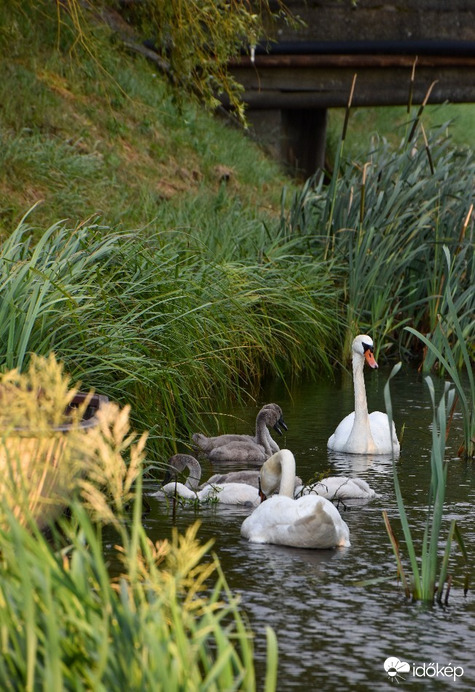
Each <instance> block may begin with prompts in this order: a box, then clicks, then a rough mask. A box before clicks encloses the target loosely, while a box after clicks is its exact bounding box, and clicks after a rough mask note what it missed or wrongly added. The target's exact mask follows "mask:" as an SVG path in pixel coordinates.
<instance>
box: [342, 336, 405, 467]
mask: <svg viewBox="0 0 475 692" xmlns="http://www.w3.org/2000/svg"><path fill="white" fill-rule="evenodd" d="M352 351H353V384H354V389H355V410H354V411H353V413H350V414H349V415H348V416H346V418H343V420H342V421H341V423H340V424H339V425H338V427H337V429H336V430H335V432H334V433H333V435H332V436H331V437H330V438H329V440H328V448H329V449H332V450H334V451H336V452H347V453H348V454H391V453H394V454H395V455H396V454H398V453H399V450H400V446H399V441H398V439H397V436H396V428H395V427H394V423H393V425H392V434H391V433H390V430H389V419H388V417H387V415H386V414H385V413H381V411H373V413H370V414H368V402H367V400H366V389H365V384H364V375H363V368H364V364H365V361H366V362H367V363H368V365H369V366H370V367H371V368H377V367H378V364H377V363H376V361H375V359H374V355H373V340H372V339H371V337H369V336H367V335H366V334H360V335H359V336H357V337H356V338H355V339H354V341H353V344H352Z"/></svg>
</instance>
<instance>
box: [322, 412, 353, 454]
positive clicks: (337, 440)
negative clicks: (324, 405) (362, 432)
mask: <svg viewBox="0 0 475 692" xmlns="http://www.w3.org/2000/svg"><path fill="white" fill-rule="evenodd" d="M354 420H355V412H354V411H353V412H352V413H349V414H348V415H347V416H345V418H343V420H342V421H341V422H340V423H339V424H338V427H337V429H336V430H335V432H334V433H333V435H331V436H330V437H329V439H328V442H327V447H328V449H334V450H335V451H336V452H339V451H342V450H343V448H344V446H345V445H346V443H347V441H348V438H349V436H350V433H351V430H352V428H353V423H354Z"/></svg>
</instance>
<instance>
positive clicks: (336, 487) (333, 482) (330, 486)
mask: <svg viewBox="0 0 475 692" xmlns="http://www.w3.org/2000/svg"><path fill="white" fill-rule="evenodd" d="M295 494H296V495H299V494H300V495H320V497H325V498H326V499H327V500H351V499H360V500H361V499H368V500H369V499H371V498H372V497H374V496H375V495H376V493H375V492H374V490H373V489H372V488H371V487H370V486H369V485H368V483H367V482H366V481H365V480H363V479H362V478H349V477H348V476H329V477H328V478H324V479H323V480H322V481H319V482H318V483H312V484H311V485H306V486H304V487H301V488H298V489H296V493H295Z"/></svg>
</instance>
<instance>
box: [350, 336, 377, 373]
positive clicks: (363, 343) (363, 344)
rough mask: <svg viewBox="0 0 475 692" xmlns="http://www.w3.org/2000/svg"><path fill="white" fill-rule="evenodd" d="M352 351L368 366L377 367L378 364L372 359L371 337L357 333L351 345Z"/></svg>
mask: <svg viewBox="0 0 475 692" xmlns="http://www.w3.org/2000/svg"><path fill="white" fill-rule="evenodd" d="M351 348H352V350H353V353H356V354H357V355H358V356H361V357H363V358H364V359H365V361H366V362H367V363H368V365H369V367H370V368H377V367H378V364H377V362H376V361H375V359H374V345H373V339H372V338H371V337H370V336H368V335H367V334H359V336H357V337H356V338H355V339H353V343H352V345H351Z"/></svg>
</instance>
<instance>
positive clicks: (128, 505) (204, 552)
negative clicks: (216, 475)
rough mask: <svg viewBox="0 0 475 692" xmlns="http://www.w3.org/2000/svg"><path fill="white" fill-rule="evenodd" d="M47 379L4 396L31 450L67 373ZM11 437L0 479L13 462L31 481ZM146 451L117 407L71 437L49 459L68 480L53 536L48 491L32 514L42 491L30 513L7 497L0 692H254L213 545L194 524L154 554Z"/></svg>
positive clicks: (10, 489) (19, 495) (248, 655)
mask: <svg viewBox="0 0 475 692" xmlns="http://www.w3.org/2000/svg"><path fill="white" fill-rule="evenodd" d="M41 365H42V362H41V359H38V361H37V363H36V365H35V369H34V371H30V373H29V374H28V375H22V376H21V377H19V376H18V373H17V372H16V371H12V372H11V373H8V377H7V379H6V380H5V382H4V383H3V385H2V387H3V389H2V391H3V394H5V393H8V401H9V402H10V403H11V406H12V407H13V409H14V420H23V421H24V420H26V419H27V420H28V422H29V423H30V424H31V431H30V433H29V434H28V437H29V438H34V437H35V433H34V431H35V430H40V431H41V434H42V435H43V436H44V435H48V434H50V435H52V434H53V432H52V430H51V425H50V424H49V423H48V421H50V419H51V413H52V412H54V413H56V412H58V413H61V412H62V411H64V401H63V399H64V398H65V397H66V394H67V393H68V384H69V380H68V378H67V377H66V376H65V375H64V374H63V371H62V367H61V365H60V364H58V363H57V362H56V361H55V360H54V359H51V358H50V359H49V360H48V362H46V361H44V362H43V365H44V366H45V367H43V368H42V367H41ZM45 371H46V372H45ZM50 376H51V377H50ZM26 378H29V379H28V381H31V383H32V384H33V383H34V384H35V385H37V384H38V383H41V384H42V389H41V391H42V394H43V399H42V400H41V401H43V400H45V401H46V404H47V405H46V404H45V405H44V406H45V410H44V411H41V410H40V409H41V408H42V407H41V404H40V403H38V402H39V399H38V391H39V390H38V387H37V386H29V387H28V386H26V385H27V382H26ZM7 385H8V389H5V387H7ZM58 392H61V393H62V395H63V398H61V397H60V396H58V397H56V394H58ZM71 394H72V392H71ZM3 398H4V397H3ZM69 400H70V399H69ZM10 408H11V407H10ZM6 413H7V412H6ZM25 416H26V419H25ZM46 418H47V419H48V421H46ZM40 420H41V421H43V423H42V425H41V426H40V425H39V423H40ZM7 422H8V416H7ZM4 423H5V421H4ZM56 434H57V433H56ZM17 435H18V432H16V428H14V427H12V425H10V426H8V425H7V423H5V424H4V426H3V428H2V442H3V447H2V449H6V448H8V449H9V450H10V454H8V455H5V454H4V453H3V454H2V470H3V472H4V476H8V475H9V471H8V469H9V467H10V466H11V467H12V470H13V471H15V469H16V468H17V465H18V463H19V462H20V461H21V462H22V463H23V465H24V467H25V468H26V466H25V459H24V455H23V454H22V448H21V445H20V446H19V444H18V441H17V437H15V436H17ZM11 437H13V440H12V439H11ZM10 441H11V442H12V444H9V442H10ZM145 442H146V434H145V433H144V434H143V435H141V436H140V437H138V436H137V435H135V433H134V432H133V431H131V428H130V425H129V407H124V408H123V409H120V407H119V406H117V405H116V404H114V403H112V402H109V403H107V404H104V405H103V406H101V408H100V409H99V411H98V412H97V420H96V422H95V424H94V425H93V426H91V427H89V428H87V429H82V428H80V427H77V428H76V427H74V426H72V427H71V429H70V430H69V432H68V435H67V440H66V439H65V444H64V446H63V454H62V455H58V454H56V455H55V456H54V461H55V464H54V466H55V467H59V468H60V470H61V471H62V473H63V474H65V475H67V476H68V480H69V482H68V484H67V485H64V486H62V488H61V500H62V503H61V504H62V506H63V507H64V508H65V509H67V510H68V512H67V514H66V513H65V514H63V515H62V516H61V518H60V519H59V520H57V523H56V524H53V523H52V519H51V517H50V513H49V502H51V501H54V500H55V499H57V497H56V495H55V491H54V490H53V491H51V489H49V490H48V491H47V492H46V491H45V488H43V489H42V490H41V491H40V494H41V498H40V500H41V502H40V503H39V504H37V503H36V502H34V501H33V500H35V499H36V496H37V494H38V493H39V490H38V486H37V484H34V483H33V484H31V486H30V487H28V488H27V489H26V490H27V492H28V495H29V499H30V501H23V499H24V498H23V495H24V493H23V489H22V488H20V487H17V486H15V485H13V486H12V485H9V484H7V483H3V484H2V487H1V488H0V491H1V492H0V555H1V560H0V604H1V607H0V630H1V633H2V636H1V639H0V687H1V689H2V690H3V689H5V690H16V689H22V690H23V689H24V690H36V689H48V690H69V689H71V690H72V689H74V690H91V689H94V690H113V689H122V688H126V689H157V690H172V691H174V690H176V691H177V692H178V690H183V689H209V690H224V689H226V690H228V689H229V690H230V689H242V690H255V689H256V687H257V684H256V679H255V672H254V660H253V641H252V639H253V635H252V632H251V631H250V629H249V627H248V624H247V623H246V621H245V620H244V618H243V616H242V615H241V613H240V610H239V603H238V599H237V598H236V597H235V596H234V595H233V594H232V593H231V591H230V589H229V587H228V585H227V583H226V579H225V577H224V574H223V572H222V569H221V566H220V563H219V560H218V558H217V557H216V555H214V554H213V553H212V552H211V544H212V542H211V541H210V542H208V543H207V544H204V545H203V544H201V543H200V541H199V540H198V538H197V533H198V530H199V524H198V523H196V524H194V525H193V526H191V527H189V528H188V529H187V531H186V532H185V533H184V534H183V535H179V534H178V532H177V531H176V530H174V531H173V532H172V535H171V538H169V539H164V540H160V541H157V542H155V543H153V542H152V541H151V540H150V539H149V538H148V536H147V534H146V531H145V528H144V526H143V523H142V509H143V508H142V490H143V489H142V470H143V462H144V460H145ZM15 449H17V452H18V453H17V454H16V455H15V453H14V450H15ZM32 463H34V464H35V466H37V467H42V468H43V469H44V470H45V471H48V470H51V469H50V466H51V464H52V455H51V453H49V451H48V450H46V451H45V452H44V453H39V454H36V455H35V458H34V460H32ZM27 470H28V469H27ZM30 470H31V467H30ZM38 470H39V471H41V468H38ZM26 499H27V500H28V498H26ZM18 500H21V504H20V505H19V502H18ZM55 515H57V512H56V513H55ZM40 525H41V526H42V528H43V529H45V528H48V529H49V531H48V533H47V534H45V533H43V532H42V531H40V530H39V526H40ZM267 640H268V657H267V673H266V680H265V685H266V690H269V692H271V691H272V690H274V689H276V683H275V680H276V664H277V649H276V644H275V635H273V633H272V632H270V631H268V633H267Z"/></svg>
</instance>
